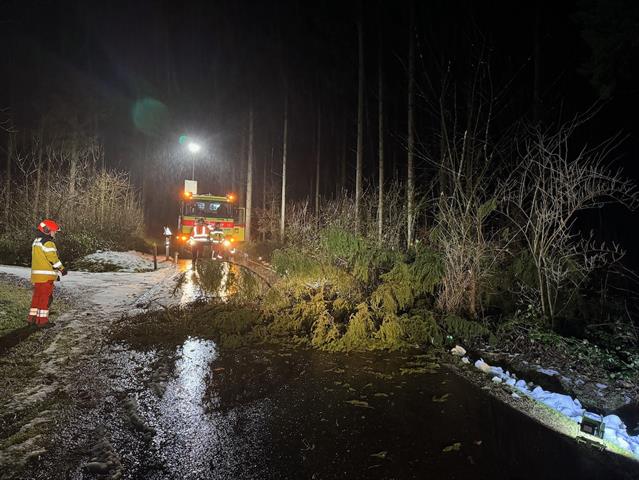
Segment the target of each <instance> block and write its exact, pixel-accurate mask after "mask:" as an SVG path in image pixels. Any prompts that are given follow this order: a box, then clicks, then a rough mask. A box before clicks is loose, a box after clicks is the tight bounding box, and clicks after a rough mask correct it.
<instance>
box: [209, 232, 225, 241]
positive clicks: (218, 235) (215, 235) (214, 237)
mask: <svg viewBox="0 0 639 480" xmlns="http://www.w3.org/2000/svg"><path fill="white" fill-rule="evenodd" d="M211 241H212V242H213V243H222V242H223V241H224V231H223V230H220V229H219V228H216V229H215V230H213V231H212V232H211Z"/></svg>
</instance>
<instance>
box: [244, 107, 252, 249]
mask: <svg viewBox="0 0 639 480" xmlns="http://www.w3.org/2000/svg"><path fill="white" fill-rule="evenodd" d="M248 133H249V138H248V155H247V163H246V228H245V230H244V240H245V241H247V242H250V241H251V217H252V215H251V212H252V208H253V140H254V135H253V105H252V104H251V109H250V111H249V132H248Z"/></svg>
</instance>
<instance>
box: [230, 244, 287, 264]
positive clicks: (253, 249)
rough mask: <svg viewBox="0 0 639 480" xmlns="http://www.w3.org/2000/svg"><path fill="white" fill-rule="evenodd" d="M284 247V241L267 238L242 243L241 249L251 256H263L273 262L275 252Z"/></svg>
mask: <svg viewBox="0 0 639 480" xmlns="http://www.w3.org/2000/svg"><path fill="white" fill-rule="evenodd" d="M282 248H284V245H283V244H282V243H280V242H278V241H274V240H267V241H264V242H262V241H256V242H247V243H245V244H243V245H240V247H239V250H241V251H242V252H245V253H247V254H248V255H249V256H250V257H251V258H258V257H261V258H262V260H265V261H267V262H271V261H272V259H273V253H274V252H275V251H276V250H279V249H282Z"/></svg>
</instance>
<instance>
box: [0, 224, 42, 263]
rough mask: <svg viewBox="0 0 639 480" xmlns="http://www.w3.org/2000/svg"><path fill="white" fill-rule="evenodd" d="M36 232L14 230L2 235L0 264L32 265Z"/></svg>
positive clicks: (0, 236)
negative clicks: (32, 250) (32, 251)
mask: <svg viewBox="0 0 639 480" xmlns="http://www.w3.org/2000/svg"><path fill="white" fill-rule="evenodd" d="M34 237H35V231H33V232H31V231H27V230H13V231H8V232H5V233H3V234H1V235H0V263H4V264H9V265H25V266H26V265H31V244H32V243H33V238H34Z"/></svg>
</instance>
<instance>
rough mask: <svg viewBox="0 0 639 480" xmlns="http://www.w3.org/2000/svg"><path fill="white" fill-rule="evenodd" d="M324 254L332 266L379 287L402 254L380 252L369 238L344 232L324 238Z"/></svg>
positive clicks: (332, 232)
mask: <svg viewBox="0 0 639 480" xmlns="http://www.w3.org/2000/svg"><path fill="white" fill-rule="evenodd" d="M320 243H321V250H322V253H323V255H324V256H325V257H326V258H327V259H328V261H329V263H331V264H333V265H337V266H339V267H341V268H345V269H347V270H349V271H350V273H351V274H352V275H353V276H354V277H355V278H356V279H357V280H359V281H360V282H362V283H364V284H367V283H375V282H376V281H377V277H378V275H379V273H380V272H382V271H386V270H390V269H391V268H392V267H393V264H394V263H395V262H396V261H398V260H399V258H400V257H401V255H400V254H398V253H397V252H394V251H392V250H387V249H382V248H379V247H378V246H377V245H375V244H373V243H371V242H370V241H367V240H366V239H365V238H363V237H360V236H358V235H355V234H353V233H352V232H350V231H347V230H344V229H341V228H328V229H326V230H324V231H322V232H321V235H320Z"/></svg>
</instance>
